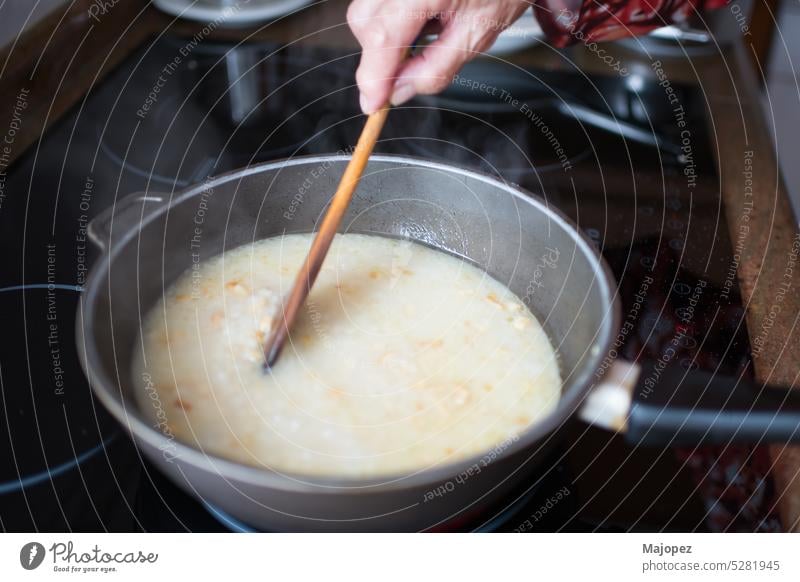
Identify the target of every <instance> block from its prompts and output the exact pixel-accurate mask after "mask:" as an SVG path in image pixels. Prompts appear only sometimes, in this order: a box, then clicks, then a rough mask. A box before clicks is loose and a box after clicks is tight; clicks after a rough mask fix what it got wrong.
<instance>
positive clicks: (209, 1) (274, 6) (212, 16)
mask: <svg viewBox="0 0 800 582" xmlns="http://www.w3.org/2000/svg"><path fill="white" fill-rule="evenodd" d="M313 1H314V0H153V5H154V6H156V7H157V8H160V9H161V10H163V11H164V12H166V13H167V14H172V15H173V16H178V17H180V18H187V19H189V20H196V21H198V22H204V23H214V25H215V26H220V27H244V26H250V25H253V24H258V23H260V22H267V21H270V20H275V19H276V18H280V17H281V16H285V15H287V14H291V13H292V12H295V11H297V10H300V9H301V8H303V7H304V6H307V5H308V4H311V3H312V2H313Z"/></svg>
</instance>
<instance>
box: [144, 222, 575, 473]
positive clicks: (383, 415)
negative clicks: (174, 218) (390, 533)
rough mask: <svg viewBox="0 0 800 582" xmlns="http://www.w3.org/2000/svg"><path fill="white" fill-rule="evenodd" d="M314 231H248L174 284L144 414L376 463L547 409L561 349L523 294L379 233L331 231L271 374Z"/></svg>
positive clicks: (233, 449)
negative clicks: (273, 326) (283, 317)
mask: <svg viewBox="0 0 800 582" xmlns="http://www.w3.org/2000/svg"><path fill="white" fill-rule="evenodd" d="M310 244H311V237H310V235H287V236H284V237H276V238H271V239H266V240H263V241H259V242H256V243H254V244H250V245H245V246H242V247H239V248H237V249H234V250H233V251H229V252H226V253H225V254H224V255H220V256H218V257H215V258H213V259H211V260H209V261H207V262H204V263H202V264H200V265H199V268H197V269H194V270H192V269H190V270H189V271H187V272H186V273H184V274H183V275H182V276H181V277H180V278H179V279H178V280H177V281H176V282H175V284H173V285H172V286H171V287H170V288H169V289H168V291H167V292H166V294H165V296H164V298H163V299H162V300H161V301H160V302H159V303H158V304H157V305H156V306H155V307H154V308H153V310H152V311H151V312H150V313H149V314H148V315H147V317H146V319H145V321H144V323H143V327H142V337H140V338H139V340H138V341H137V344H136V345H137V349H136V354H135V363H134V377H133V381H134V386H136V387H137V390H136V392H137V398H138V399H139V404H140V406H141V408H142V410H143V412H144V413H145V415H146V416H148V417H149V418H150V420H151V421H152V424H153V426H157V427H159V428H161V429H162V430H164V431H165V432H166V433H167V434H168V435H174V437H176V438H177V439H179V440H181V441H183V442H185V443H188V444H191V445H194V446H195V447H197V448H199V449H201V450H203V451H205V452H207V453H209V454H214V455H218V456H220V457H225V458H228V459H231V460H234V461H239V462H242V463H247V464H250V465H256V466H263V467H269V468H272V469H275V470H278V471H288V472H296V473H302V474H310V475H325V476H332V477H374V476H380V475H389V474H398V473H407V472H409V471H414V470H419V469H424V468H428V467H431V466H433V465H435V464H437V463H441V462H448V461H455V460H458V459H462V458H465V457H469V456H471V455H475V454H481V453H486V452H488V451H491V450H498V449H500V448H501V447H504V446H507V444H508V443H509V442H511V441H512V440H514V439H515V438H516V437H517V435H519V433H520V432H522V431H524V430H525V429H526V428H527V427H528V426H530V425H531V424H532V423H535V422H537V421H538V420H540V419H541V418H542V417H544V416H545V415H547V414H548V413H549V412H550V411H552V410H553V409H554V408H555V406H556V404H557V402H558V399H559V396H560V392H561V379H560V376H559V371H558V365H557V362H556V357H555V353H554V351H553V348H552V346H551V345H550V342H549V340H548V338H547V335H546V334H545V332H544V330H543V329H542V327H541V325H540V324H539V322H538V321H537V320H536V318H535V317H534V316H533V315H532V314H531V313H530V311H529V310H528V309H527V307H526V306H525V305H524V304H523V303H522V301H520V300H519V299H518V298H517V297H516V296H515V295H514V294H513V293H511V291H509V290H508V289H507V288H506V287H505V286H504V285H502V284H500V283H499V282H497V281H495V280H494V279H492V278H491V277H489V276H488V275H487V274H486V273H484V272H483V271H481V270H479V269H478V268H476V267H474V266H472V265H470V264H468V263H466V262H465V261H462V260H460V259H458V258H455V257H452V256H450V255H447V254H445V253H442V252H439V251H435V250H432V249H430V248H427V247H424V246H422V245H419V244H416V243H412V242H409V241H404V240H395V239H389V238H384V237H377V236H365V235H357V234H346V235H337V237H336V239H335V240H334V242H333V246H332V247H331V250H330V252H329V254H328V258H327V259H326V261H325V264H324V266H323V268H322V272H321V273H320V275H319V278H318V280H317V283H316V284H315V286H314V288H313V290H312V292H311V294H310V296H309V299H308V302H307V303H306V305H305V307H304V308H303V309H302V311H301V316H300V318H299V319H298V321H297V324H296V326H295V328H294V329H293V331H292V334H291V336H290V341H289V342H287V344H286V345H285V347H284V350H283V353H282V354H281V357H280V358H279V360H278V362H277V363H276V365H275V366H274V367H273V369H272V370H271V371H270V372H265V371H264V369H263V366H262V362H263V355H262V351H261V347H262V343H263V341H264V340H265V338H266V335H267V334H268V332H269V326H270V322H271V320H272V316H273V314H274V313H275V312H276V311H277V309H278V305H279V301H280V298H281V297H283V296H284V295H285V294H286V293H287V292H288V291H289V289H290V288H291V285H292V281H293V277H294V275H295V274H296V273H297V271H298V269H299V267H300V265H301V263H302V261H303V259H304V258H305V255H306V254H307V252H308V249H309V247H310ZM142 345H143V346H144V353H142V350H141V347H140V346H142ZM143 356H144V357H143Z"/></svg>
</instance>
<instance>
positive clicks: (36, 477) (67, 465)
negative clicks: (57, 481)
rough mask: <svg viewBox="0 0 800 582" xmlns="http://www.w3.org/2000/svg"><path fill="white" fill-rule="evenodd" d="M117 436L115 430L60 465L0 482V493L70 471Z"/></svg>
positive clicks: (18, 488) (3, 493)
mask: <svg viewBox="0 0 800 582" xmlns="http://www.w3.org/2000/svg"><path fill="white" fill-rule="evenodd" d="M117 436H119V433H118V432H115V433H114V434H112V435H111V436H110V437H108V438H107V439H105V440H104V441H103V442H101V443H100V444H99V445H97V446H95V447H92V448H91V449H89V450H88V451H85V452H83V453H81V454H80V455H77V456H76V457H75V458H74V459H72V460H71V461H66V462H64V463H61V464H60V465H56V466H55V467H53V468H52V469H50V468H47V469H45V470H44V471H41V472H39V473H35V474H33V475H27V476H25V477H20V478H19V479H17V480H16V481H6V482H5V483H0V495H5V494H6V493H11V492H13V491H18V490H20V489H26V488H28V487H32V486H34V485H38V484H39V483H43V482H45V481H47V480H48V479H50V480H52V479H53V478H54V477H58V476H60V475H63V474H64V473H66V472H67V471H70V470H71V469H73V468H74V467H77V466H78V465H80V464H81V463H83V462H84V461H87V460H89V459H90V458H92V457H93V456H95V455H96V454H97V453H99V452H100V451H102V450H104V449H105V448H106V447H107V446H108V445H110V444H111V443H112V442H113V441H114V439H116V438H117Z"/></svg>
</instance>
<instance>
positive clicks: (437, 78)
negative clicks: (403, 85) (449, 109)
mask: <svg viewBox="0 0 800 582" xmlns="http://www.w3.org/2000/svg"><path fill="white" fill-rule="evenodd" d="M449 84H450V76H449V75H446V74H442V73H439V72H434V73H431V74H429V75H425V76H424V77H421V78H420V79H419V80H418V81H417V83H416V85H417V90H418V91H419V92H420V93H424V94H426V95H430V94H432V93H440V92H441V91H444V90H445V89H446V88H447V86H448V85H449Z"/></svg>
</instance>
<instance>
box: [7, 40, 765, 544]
mask: <svg viewBox="0 0 800 582" xmlns="http://www.w3.org/2000/svg"><path fill="white" fill-rule="evenodd" d="M357 60H358V55H356V54H347V53H344V52H337V51H333V50H330V49H326V48H323V47H314V46H304V45H299V44H293V45H291V46H278V45H273V44H263V43H258V44H240V45H232V44H223V43H216V42H212V41H210V40H204V41H203V42H200V43H197V42H195V43H192V40H191V39H187V38H182V37H179V36H170V35H169V34H165V35H162V36H160V37H159V38H157V39H153V40H151V41H150V42H148V43H146V44H145V46H143V47H141V48H140V49H139V50H138V51H137V52H135V53H133V54H132V55H130V56H129V57H128V58H127V60H126V61H125V62H123V63H122V64H121V65H120V66H119V67H118V68H117V69H116V70H115V71H114V72H112V73H111V74H110V75H109V76H108V77H107V78H106V79H105V80H103V81H102V82H100V83H99V84H97V85H96V86H94V87H93V88H92V89H91V90H90V91H89V92H88V93H87V94H86V96H85V97H84V98H83V99H82V100H81V101H80V102H79V103H78V104H77V105H75V106H74V107H73V109H72V110H71V111H70V112H69V113H68V114H66V115H65V116H64V117H63V118H62V119H61V120H59V121H58V122H57V123H55V124H54V125H52V126H51V127H50V128H49V129H48V130H47V131H46V132H45V133H44V134H43V135H42V137H41V138H40V140H39V141H38V142H37V143H36V144H34V145H33V146H32V147H31V148H30V149H29V151H27V152H26V153H25V154H24V155H23V156H22V157H21V158H19V159H18V160H17V161H16V162H15V163H14V164H13V165H12V166H11V167H10V168H9V169H8V172H7V176H6V184H5V192H6V199H5V200H4V204H3V207H2V212H0V237H1V238H2V248H3V249H4V250H5V253H4V262H3V267H2V269H1V270H0V304H1V307H0V310H1V311H0V312H2V313H3V318H4V332H5V333H4V334H3V339H2V342H3V349H2V350H0V385H1V386H0V387H1V388H2V412H3V414H2V415H0V435H2V436H1V437H0V438H2V439H3V441H5V442H4V446H3V447H2V448H0V528H2V529H3V530H6V531H29V530H40V531H225V530H233V531H249V529H250V528H249V526H247V524H246V523H243V522H241V521H238V520H235V519H233V518H232V517H231V516H227V515H225V514H224V513H223V512H221V511H220V510H219V509H217V508H215V507H213V505H211V504H209V503H208V502H207V501H206V500H198V499H194V498H193V497H191V496H189V495H188V494H186V493H185V492H183V491H182V490H180V489H178V488H177V487H176V486H174V485H173V484H172V483H171V482H169V481H168V480H167V479H166V477H164V476H163V475H162V474H161V473H160V472H159V471H158V470H157V469H155V468H154V467H153V466H151V465H150V464H149V463H148V462H147V461H146V460H144V459H143V458H142V456H141V455H140V453H139V451H138V450H137V448H136V447H135V446H134V444H133V443H132V441H131V440H130V439H129V438H128V436H127V434H126V432H125V431H124V429H123V428H122V427H120V426H119V425H118V424H117V423H116V422H115V421H114V420H112V419H111V418H110V416H109V415H108V414H107V413H106V412H105V411H104V410H103V408H102V406H101V405H100V404H99V403H98V402H97V401H96V400H95V399H94V398H93V396H92V393H91V390H90V388H89V386H88V384H87V382H86V380H85V378H84V375H83V373H82V371H81V368H80V365H79V360H78V354H77V349H76V342H75V339H74V332H75V326H76V321H75V317H76V315H75V314H76V308H77V304H78V301H79V296H80V293H81V292H82V285H83V284H84V282H85V280H86V274H87V269H88V268H89V266H90V265H91V263H92V261H93V260H94V259H95V258H96V252H95V251H94V250H93V249H92V248H91V245H90V243H89V242H88V241H87V237H86V225H87V223H88V221H89V220H91V218H92V217H93V216H95V215H96V214H97V213H99V212H100V211H102V210H104V209H105V208H107V207H109V206H110V205H112V204H113V203H114V201H115V200H116V199H119V198H121V197H124V196H126V195H128V194H130V193H133V192H138V191H159V192H173V191H176V190H180V189H182V188H185V187H186V186H188V185H190V184H193V183H196V182H199V181H202V180H203V179H205V178H207V177H209V176H212V175H217V174H220V173H222V172H225V171H228V170H231V169H234V168H239V167H242V166H248V165H253V164H257V163H259V162H263V161H270V160H275V159H279V158H286V157H293V156H297V155H305V154H320V153H334V152H343V151H344V152H346V151H350V148H352V145H353V144H354V143H355V141H356V138H357V136H358V133H359V131H360V128H361V125H362V124H363V121H364V118H363V116H362V115H361V113H360V111H359V110H358V108H357V103H358V98H357V92H356V88H355V87H354V86H353V78H354V71H355V68H356V65H357ZM464 79H466V81H464ZM472 80H476V81H480V82H479V83H472V82H471V81H472ZM481 84H482V85H481ZM481 86H483V88H481ZM487 87H488V89H487ZM493 89H496V90H493ZM673 89H674V92H675V94H676V95H677V99H678V102H679V104H680V106H681V108H682V111H683V113H682V115H684V116H685V117H684V120H685V126H684V127H685V128H689V130H690V131H689V133H688V135H689V141H688V144H689V147H688V148H686V147H685V146H686V144H687V142H686V138H687V133H685V132H684V131H683V130H682V129H681V128H680V127H679V126H678V124H677V123H676V118H675V107H674V104H673V103H672V102H671V101H669V99H670V97H669V95H667V94H666V93H665V92H664V91H663V89H662V88H661V87H659V86H658V85H657V84H656V83H655V82H653V81H652V80H648V79H646V78H636V79H631V78H622V77H619V76H616V77H614V76H608V77H603V76H588V75H585V74H584V73H582V72H581V71H579V70H577V69H576V70H573V71H571V72H566V73H565V72H552V71H539V70H533V69H524V70H523V69H520V68H519V67H509V65H508V64H507V63H504V62H502V61H500V60H498V59H493V58H492V57H486V58H485V59H481V60H479V61H476V62H475V63H474V64H472V65H470V66H468V67H467V68H466V69H465V70H464V71H463V72H462V73H461V77H460V78H459V80H458V82H456V81H454V83H453V85H452V86H451V87H450V88H449V89H448V90H447V91H445V93H444V94H442V95H440V96H435V97H420V98H417V99H415V100H412V101H411V102H409V103H408V104H406V105H405V106H403V107H399V108H396V109H395V110H393V111H392V114H391V115H390V116H389V120H388V122H387V126H386V128H385V131H384V133H383V135H382V138H381V141H380V143H379V144H378V146H377V148H376V151H379V152H382V153H395V154H403V155H413V156H418V157H424V158H428V159H436V160H443V161H447V162H450V163H456V164H459V165H462V166H467V167H471V168H474V169H479V170H482V171H485V172H488V173H491V174H494V175H496V176H498V177H500V178H501V179H503V180H507V181H509V182H513V183H515V184H519V185H520V186H522V187H523V188H526V189H527V190H529V191H531V192H533V193H535V194H537V195H539V196H541V197H543V198H544V199H545V200H546V201H547V203H548V204H552V205H554V206H556V207H558V208H559V209H561V210H562V211H564V212H565V213H567V214H568V215H569V216H570V217H572V219H573V220H574V221H575V222H576V223H577V225H578V226H579V228H581V229H582V230H583V231H584V232H585V233H586V234H587V235H588V236H589V237H590V239H591V240H592V241H593V243H594V244H595V245H596V246H597V248H598V249H599V250H600V251H601V252H602V254H603V256H604V257H605V258H606V260H607V261H608V263H609V265H610V267H611V269H612V270H613V272H614V274H615V276H616V278H617V280H618V282H619V290H620V293H621V296H622V300H623V301H622V304H623V317H626V318H629V320H630V321H631V322H632V323H633V325H632V326H631V328H630V329H629V331H628V332H626V333H625V334H624V335H623V336H621V337H620V338H618V340H619V346H620V348H619V351H620V354H621V355H622V356H623V357H625V358H628V359H638V358H649V359H656V358H659V357H662V356H663V355H664V354H665V352H666V350H668V349H670V346H673V345H674V342H673V340H674V338H675V337H676V334H677V333H678V329H679V326H681V327H680V329H681V330H682V332H683V333H682V334H681V341H680V342H679V344H678V345H677V350H676V353H675V354H674V357H675V358H676V359H677V361H679V362H680V363H682V364H683V365H685V366H686V367H696V366H699V367H702V368H708V369H717V370H718V371H719V372H721V373H729V374H736V373H740V372H742V371H743V370H746V368H747V367H748V365H749V363H750V357H751V356H750V346H749V343H748V336H747V331H746V327H745V323H744V310H743V308H742V303H741V298H740V296H739V292H738V288H737V284H736V280H735V262H734V251H733V245H732V243H731V240H730V239H729V236H728V226H727V223H726V220H725V216H724V213H723V209H722V204H721V197H720V184H719V178H718V176H717V175H716V172H715V169H714V164H713V158H712V155H711V151H710V149H709V147H710V142H709V134H708V129H707V126H706V121H705V117H704V103H703V100H702V95H701V94H700V92H699V91H698V90H697V89H696V88H693V87H689V86H681V85H678V84H674V85H673ZM732 266H733V267H732ZM689 310H690V312H689ZM688 313H690V315H691V317H688V318H687V314H688ZM687 321H688V322H689V323H688V325H687V324H686V323H685V322H687ZM545 466H546V467H547V469H546V470H543V473H542V474H539V475H534V476H532V477H531V481H530V482H529V483H527V484H526V485H525V486H524V487H522V488H521V489H520V490H519V491H516V492H514V493H513V494H512V495H510V496H509V498H508V499H507V500H505V502H504V503H501V504H500V505H499V506H497V507H485V508H482V509H481V511H480V512H478V513H477V514H471V515H469V516H462V517H463V518H462V519H460V520H456V522H454V523H452V524H448V527H446V528H444V529H451V530H458V531H474V530H480V531H482V530H497V531H520V532H522V531H632V530H635V531H698V530H699V531H708V530H712V531H718V530H733V531H760V530H777V529H778V528H779V523H778V518H777V515H776V514H777V510H776V507H775V500H774V485H773V483H772V479H771V477H770V475H769V472H768V467H769V460H768V457H767V455H766V450H765V449H764V448H763V447H743V446H736V447H727V448H725V449H724V450H723V449H720V448H714V447H698V448H695V449H679V450H675V449H669V448H665V449H657V448H656V449H653V448H643V447H631V446H630V445H628V444H626V443H625V442H624V440H623V439H622V438H621V437H619V436H614V435H611V434H609V433H606V432H604V431H601V430H599V429H596V428H592V427H587V426H585V425H581V424H578V423H576V424H575V426H574V427H571V428H570V433H569V435H568V437H567V439H566V441H565V443H564V445H563V446H561V447H560V448H558V449H556V450H555V452H554V453H553V455H552V458H551V459H550V462H549V463H546V464H545Z"/></svg>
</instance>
